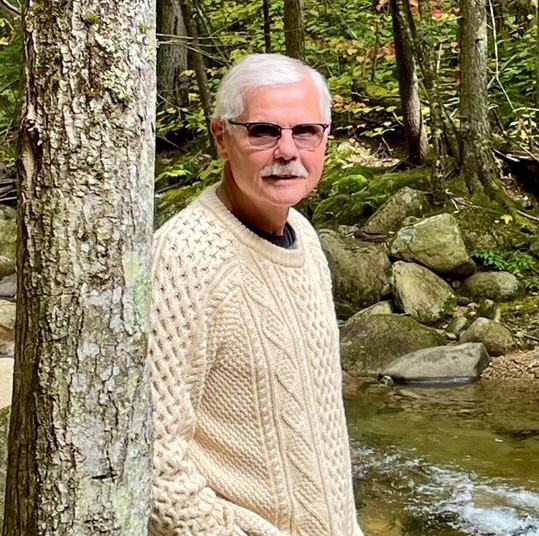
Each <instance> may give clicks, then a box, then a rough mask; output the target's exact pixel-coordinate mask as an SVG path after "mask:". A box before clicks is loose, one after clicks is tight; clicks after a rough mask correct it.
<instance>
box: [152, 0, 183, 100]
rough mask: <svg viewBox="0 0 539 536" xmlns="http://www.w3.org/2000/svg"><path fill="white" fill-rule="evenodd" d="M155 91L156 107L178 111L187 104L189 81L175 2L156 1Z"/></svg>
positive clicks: (177, 5)
mask: <svg viewBox="0 0 539 536" xmlns="http://www.w3.org/2000/svg"><path fill="white" fill-rule="evenodd" d="M157 32H158V34H159V49H158V54H157V91H158V94H159V100H160V103H163V104H164V105H165V106H166V105H169V104H172V105H174V106H178V107H182V106H185V105H186V104H187V102H188V82H189V79H188V78H187V77H186V76H185V75H182V73H183V72H184V71H187V68H188V67H187V45H186V43H185V42H181V41H180V39H178V38H182V37H183V38H185V37H186V31H185V24H184V22H183V17H182V11H181V9H180V4H179V3H178V2H177V0H157Z"/></svg>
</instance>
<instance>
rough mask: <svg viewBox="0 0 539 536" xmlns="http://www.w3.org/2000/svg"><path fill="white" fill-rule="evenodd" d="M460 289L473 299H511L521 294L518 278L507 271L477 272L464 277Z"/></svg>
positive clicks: (503, 300) (499, 300)
mask: <svg viewBox="0 0 539 536" xmlns="http://www.w3.org/2000/svg"><path fill="white" fill-rule="evenodd" d="M462 290H463V292H464V293H465V294H467V295H468V296H470V297H472V298H474V299H475V300H481V299H490V300H493V301H495V302H505V301H512V300H515V299H517V298H519V297H520V296H522V293H523V290H522V286H521V285H520V283H519V281H518V279H517V278H516V277H515V276H514V275H513V274H510V273H509V272H478V273H476V274H474V275H471V276H470V277H468V278H467V279H465V281H464V284H463V286H462Z"/></svg>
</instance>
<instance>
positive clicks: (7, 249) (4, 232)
mask: <svg viewBox="0 0 539 536" xmlns="http://www.w3.org/2000/svg"><path fill="white" fill-rule="evenodd" d="M16 255H17V222H16V221H15V220H2V219H0V256H1V257H7V258H8V259H15V257H16Z"/></svg>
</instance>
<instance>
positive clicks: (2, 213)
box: [0, 205, 17, 220]
mask: <svg viewBox="0 0 539 536" xmlns="http://www.w3.org/2000/svg"><path fill="white" fill-rule="evenodd" d="M15 219H17V210H16V209H14V208H13V207H9V206H7V205H0V220H15Z"/></svg>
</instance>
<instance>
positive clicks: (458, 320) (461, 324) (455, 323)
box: [446, 316, 468, 335]
mask: <svg viewBox="0 0 539 536" xmlns="http://www.w3.org/2000/svg"><path fill="white" fill-rule="evenodd" d="M467 325H468V319H467V318H466V317H465V316H455V317H453V318H452V319H451V321H450V322H449V324H448V326H447V328H446V331H447V332H448V333H453V334H455V335H458V334H459V333H460V332H461V331H462V330H463V329H464V328H465V327H466V326H467Z"/></svg>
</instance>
